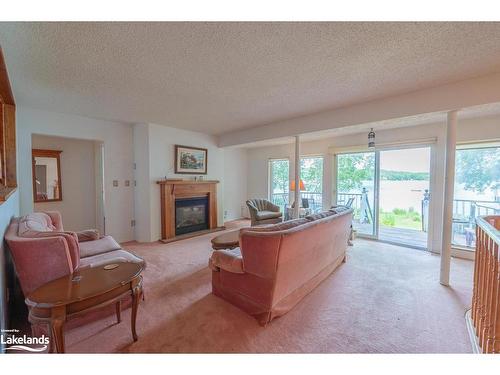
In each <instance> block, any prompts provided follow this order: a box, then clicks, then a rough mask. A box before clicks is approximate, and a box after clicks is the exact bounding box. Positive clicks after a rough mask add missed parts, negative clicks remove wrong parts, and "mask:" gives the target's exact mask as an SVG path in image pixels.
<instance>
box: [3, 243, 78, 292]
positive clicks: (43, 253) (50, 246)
mask: <svg viewBox="0 0 500 375" xmlns="http://www.w3.org/2000/svg"><path fill="white" fill-rule="evenodd" d="M7 243H8V245H9V248H10V251H11V254H12V259H13V260H14V267H15V269H16V273H17V276H18V278H19V281H20V283H21V288H22V290H23V293H24V295H25V297H27V296H28V295H29V294H30V293H31V292H33V291H34V290H35V289H37V288H38V287H40V286H42V285H43V284H45V283H47V282H49V281H52V280H55V279H58V278H59V277H63V276H66V275H69V274H71V273H73V271H75V267H74V266H73V262H72V260H71V253H70V250H69V247H68V242H67V241H66V239H65V238H64V237H62V236H56V237H43V238H21V237H17V238H16V239H15V240H13V239H7Z"/></svg>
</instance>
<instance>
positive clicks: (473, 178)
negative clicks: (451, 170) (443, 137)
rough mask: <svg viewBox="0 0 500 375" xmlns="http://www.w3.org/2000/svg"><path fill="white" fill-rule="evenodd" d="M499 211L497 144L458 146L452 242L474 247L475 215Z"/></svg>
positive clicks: (499, 149)
mask: <svg viewBox="0 0 500 375" xmlns="http://www.w3.org/2000/svg"><path fill="white" fill-rule="evenodd" d="M483 215H500V145H499V144H494V145H492V144H489V145H487V144H485V145H481V144H476V145H467V146H464V147H458V148H457V151H456V162H455V189H454V196H453V222H452V238H451V242H452V244H453V245H455V246H458V247H461V248H466V249H468V250H474V248H475V246H476V217H478V216H483Z"/></svg>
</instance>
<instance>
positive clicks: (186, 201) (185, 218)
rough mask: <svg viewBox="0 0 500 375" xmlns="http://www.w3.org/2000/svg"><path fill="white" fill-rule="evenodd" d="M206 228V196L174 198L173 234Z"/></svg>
mask: <svg viewBox="0 0 500 375" xmlns="http://www.w3.org/2000/svg"><path fill="white" fill-rule="evenodd" d="M204 229H208V197H196V198H179V199H176V200H175V235H176V236H178V235H180V234H185V233H191V232H196V231H199V230H204Z"/></svg>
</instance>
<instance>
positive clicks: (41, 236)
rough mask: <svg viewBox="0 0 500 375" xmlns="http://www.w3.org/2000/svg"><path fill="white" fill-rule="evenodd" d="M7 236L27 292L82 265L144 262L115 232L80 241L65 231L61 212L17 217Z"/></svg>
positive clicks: (23, 286) (83, 266) (22, 285)
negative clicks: (110, 234) (118, 240)
mask: <svg viewBox="0 0 500 375" xmlns="http://www.w3.org/2000/svg"><path fill="white" fill-rule="evenodd" d="M83 237H85V236H82V238H83ZM5 239H6V241H7V244H8V246H9V248H10V251H11V254H12V259H13V261H14V267H15V269H16V274H17V276H18V278H19V282H20V284H21V289H22V291H23V294H24V295H25V296H28V295H29V294H30V293H31V292H32V291H34V290H35V289H36V288H38V287H39V286H41V285H43V284H45V283H47V282H49V281H51V280H54V279H57V278H59V277H62V276H65V275H68V274H71V273H73V272H74V271H75V270H77V269H79V268H85V267H96V266H99V265H103V264H106V263H112V262H115V261H125V262H137V263H144V260H143V259H141V258H139V257H137V256H136V255H134V254H132V253H130V252H128V251H125V250H123V249H122V248H121V247H120V245H119V244H118V243H117V242H116V241H115V240H114V239H113V238H112V237H111V236H104V237H102V238H98V239H95V240H91V241H85V242H79V240H78V234H77V233H75V232H65V231H64V228H63V224H62V220H61V215H60V213H59V212H35V213H32V214H29V215H26V216H23V217H21V218H14V219H12V221H11V223H10V225H9V228H8V229H7V232H6V234H5Z"/></svg>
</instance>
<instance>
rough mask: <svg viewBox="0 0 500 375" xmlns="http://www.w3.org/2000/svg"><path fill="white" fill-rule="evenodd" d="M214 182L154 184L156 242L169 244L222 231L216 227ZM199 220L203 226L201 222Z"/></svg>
mask: <svg viewBox="0 0 500 375" xmlns="http://www.w3.org/2000/svg"><path fill="white" fill-rule="evenodd" d="M218 182H219V181H214V180H203V181H193V180H179V179H175V180H168V179H166V180H161V181H157V183H158V184H159V185H160V204H161V239H160V241H162V242H164V243H169V242H172V241H177V240H181V239H183V238H187V237H194V236H198V235H201V234H203V233H207V232H214V231H218V230H222V229H224V227H223V226H221V227H219V226H217V184H218ZM200 200H203V202H201V201H200ZM183 201H184V202H183ZM189 206H204V208H201V207H195V208H192V207H191V208H189ZM186 207H187V208H186ZM184 208H186V209H184ZM202 219H203V221H204V223H201V221H202Z"/></svg>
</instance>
